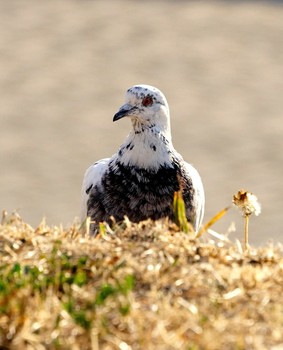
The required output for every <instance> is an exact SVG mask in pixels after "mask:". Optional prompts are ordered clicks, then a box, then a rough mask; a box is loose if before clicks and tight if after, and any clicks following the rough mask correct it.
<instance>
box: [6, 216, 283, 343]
mask: <svg viewBox="0 0 283 350" xmlns="http://www.w3.org/2000/svg"><path fill="white" fill-rule="evenodd" d="M0 251H1V255H0V259H1V260H0V347H1V349H46V348H48V349H121V350H128V349H162V350H164V349H165V350H166V349H187V350H189V349H194V350H196V349H211V350H212V349H225V350H226V349H227V350H229V349H260V350H262V349H274V350H275V349H282V347H283V335H282V328H283V257H282V247H280V246H277V247H274V246H272V245H270V246H265V247H263V248H258V249H250V250H249V251H248V252H246V253H243V252H242V250H241V247H240V245H237V244H235V243H232V242H230V241H229V240H224V239H223V240H221V239H219V240H215V239H214V240H210V239H209V238H208V235H205V237H204V238H203V239H202V240H199V239H192V238H190V235H188V234H184V233H182V232H179V231H178V229H177V228H176V226H175V225H173V224H170V223H168V222H166V221H158V222H156V223H153V222H151V221H148V222H144V223H140V224H138V225H136V224H135V225H134V224H130V223H128V222H125V223H123V224H122V226H117V227H115V229H114V233H113V232H112V233H110V234H103V235H99V236H97V237H96V238H92V237H84V236H83V235H82V234H81V233H80V232H79V230H78V227H77V226H76V225H74V226H73V227H71V228H69V229H63V228H58V227H53V228H50V227H48V226H46V225H45V224H42V225H40V227H38V228H37V229H35V230H34V229H33V228H31V227H30V226H29V225H27V224H26V223H24V222H23V221H22V220H21V219H20V218H19V217H18V216H17V215H13V216H12V217H10V218H5V220H4V222H3V223H2V225H1V226H0ZM280 344H281V347H280Z"/></svg>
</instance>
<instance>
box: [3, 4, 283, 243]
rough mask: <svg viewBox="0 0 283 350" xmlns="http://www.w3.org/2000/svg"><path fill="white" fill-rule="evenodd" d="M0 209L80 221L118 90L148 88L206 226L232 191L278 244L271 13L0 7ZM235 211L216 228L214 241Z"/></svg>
mask: <svg viewBox="0 0 283 350" xmlns="http://www.w3.org/2000/svg"><path fill="white" fill-rule="evenodd" d="M0 26H1V27H0V52H1V53H0V67H1V69H0V100H1V107H0V121H1V138H0V160H1V168H0V208H1V209H2V208H3V209H4V208H5V209H7V210H9V211H11V210H13V209H17V210H19V211H20V213H21V215H22V216H23V217H24V219H25V220H27V221H29V222H30V223H31V224H33V225H37V224H38V223H39V222H40V221H41V218H42V217H43V216H46V218H47V221H48V223H49V224H60V223H63V224H64V225H68V224H69V223H71V222H72V221H73V218H74V217H75V216H76V215H78V213H79V202H80V187H81V180H82V176H83V173H84V171H85V169H86V167H87V166H89V165H90V164H91V163H92V162H93V161H95V160H98V159H100V158H103V157H106V156H110V155H112V154H113V153H114V152H115V151H116V149H117V148H118V146H119V145H120V143H121V142H122V141H123V139H124V137H125V136H126V134H127V133H128V132H129V128H130V123H129V121H128V120H122V121H120V122H119V123H112V116H113V114H114V113H115V112H116V111H117V109H118V108H119V106H120V105H121V104H122V102H123V95H124V91H125V90H126V88H128V87H129V86H131V85H134V84H137V83H147V84H151V85H155V86H157V87H159V88H160V89H161V90H162V91H163V92H164V93H165V95H166V96H167V99H168V101H169V104H170V109H171V122H172V133H173V141H174V145H175V148H176V149H177V150H178V151H179V152H180V153H181V154H182V155H183V156H184V158H185V159H186V160H187V161H188V162H191V163H193V164H194V165H195V166H196V167H197V168H198V170H199V172H200V173H201V175H202V178H203V182H204V185H205V189H206V198H207V206H206V215H205V218H206V219H209V218H210V217H211V215H213V214H215V213H216V212H217V211H218V210H220V209H222V208H223V207H224V206H226V205H228V204H230V202H231V198H232V195H233V193H235V192H236V191H237V190H238V189H240V188H246V189H248V190H250V191H252V192H254V193H255V194H256V195H257V196H258V198H259V200H260V202H261V203H262V214H261V215H260V216H259V217H258V218H254V219H252V220H251V227H250V230H251V232H250V233H251V241H252V243H254V244H260V243H261V242H265V241H267V240H268V239H274V240H275V241H278V240H280V239H281V237H282V208H283V187H282V185H281V179H282V171H283V162H282V160H283V159H282V158H283V155H282V146H283V138H282V132H283V119H282V117H283V5H282V3H281V4H280V2H272V1H268V2H265V3H264V2H248V1H244V2H236V1H235V2H232V1H227V2H225V1H223V2H214V1H207V2H205V1H194V2H190V1H120V0H112V1H83V0H81V1H66V0H61V1H38V0H34V1H27V0H26V1H22V0H14V1H4V0H3V1H0ZM233 221H235V222H236V227H237V232H236V233H233V234H231V237H233V236H235V238H236V237H241V233H242V225H243V222H242V220H241V218H240V216H239V215H238V213H237V212H236V210H234V211H230V212H229V213H228V215H227V216H226V217H225V218H224V219H223V220H222V221H221V223H219V224H218V225H216V226H215V229H216V230H221V231H223V232H225V231H226V230H227V228H228V227H229V225H230V223H231V222H233Z"/></svg>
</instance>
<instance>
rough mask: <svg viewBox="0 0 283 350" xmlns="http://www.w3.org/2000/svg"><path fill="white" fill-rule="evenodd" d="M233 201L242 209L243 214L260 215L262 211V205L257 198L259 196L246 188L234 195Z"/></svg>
mask: <svg viewBox="0 0 283 350" xmlns="http://www.w3.org/2000/svg"><path fill="white" fill-rule="evenodd" d="M233 203H234V204H235V205H236V206H237V207H238V208H239V209H240V211H241V212H242V214H243V216H249V215H251V214H255V215H259V214H260V213H261V207H260V204H259V202H258V200H257V197H256V196H255V195H254V194H252V193H250V192H248V191H245V190H240V191H239V192H238V193H236V194H235V195H234V196H233Z"/></svg>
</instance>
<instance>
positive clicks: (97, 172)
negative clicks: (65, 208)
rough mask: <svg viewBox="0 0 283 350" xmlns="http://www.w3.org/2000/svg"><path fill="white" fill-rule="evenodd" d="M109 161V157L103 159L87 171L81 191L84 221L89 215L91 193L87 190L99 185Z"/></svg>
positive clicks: (82, 217)
mask: <svg viewBox="0 0 283 350" xmlns="http://www.w3.org/2000/svg"><path fill="white" fill-rule="evenodd" d="M108 163H109V158H104V159H101V160H99V161H97V162H95V163H94V164H92V165H91V166H90V167H89V168H88V169H87V170H86V172H85V175H84V179H83V185H82V193H81V220H82V221H83V220H84V219H85V218H86V216H87V201H88V197H89V193H87V190H88V189H89V188H90V187H94V186H96V185H98V186H99V184H100V182H101V178H102V176H103V174H104V172H105V170H106V169H107V166H108Z"/></svg>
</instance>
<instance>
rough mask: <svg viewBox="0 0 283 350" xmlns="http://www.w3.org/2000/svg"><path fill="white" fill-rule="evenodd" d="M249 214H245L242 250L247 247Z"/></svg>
mask: <svg viewBox="0 0 283 350" xmlns="http://www.w3.org/2000/svg"><path fill="white" fill-rule="evenodd" d="M249 218H250V217H249V215H246V216H245V232H244V234H245V237H244V248H245V249H244V250H247V249H248V248H249Z"/></svg>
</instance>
